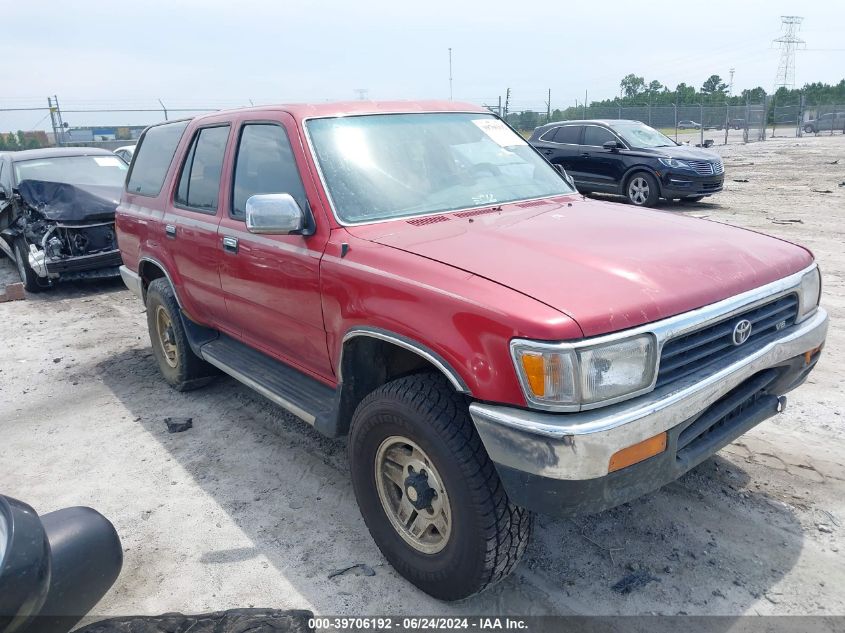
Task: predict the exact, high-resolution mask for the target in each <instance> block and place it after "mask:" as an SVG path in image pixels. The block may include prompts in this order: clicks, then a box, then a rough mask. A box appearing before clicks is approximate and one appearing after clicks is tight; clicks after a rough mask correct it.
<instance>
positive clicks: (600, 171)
mask: <svg viewBox="0 0 845 633" xmlns="http://www.w3.org/2000/svg"><path fill="white" fill-rule="evenodd" d="M607 141H616V142H618V143H621V142H622V141H621V140H620V139H619V138H618V137H617V136H616V135H615V134H614V133H613V132H611V131H610V130H609V129H607V128H606V127H602V126H600V125H585V126H584V134H583V137H582V142H581V147H580V151H579V152H578V156H577V158H576V159H575V165H576V166H575V171H576V172H578V173H579V174H580V179H581V180H582V181H583V182H584V183H585V184H587V185H588V186H589V187H590V188H591V189H595V190H598V191H616V189H617V186H618V185H619V182H620V180H621V179H622V175H623V174H624V173H625V165H624V159H623V158H622V155H621V154H620V152H618V151H616V152H614V151H612V150H609V149H605V148H604V147H603V145H604V144H605V143H606V142H607ZM622 151H624V150H622Z"/></svg>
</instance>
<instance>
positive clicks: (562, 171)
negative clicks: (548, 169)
mask: <svg viewBox="0 0 845 633" xmlns="http://www.w3.org/2000/svg"><path fill="white" fill-rule="evenodd" d="M554 167H555V169H557V171H558V173H559V174H560V175H561V176H562V177H563V179H564V180H565V181H566V184H567V185H569V186H570V187H572V188H573V189H574V190H575V191H578V188H577V187H576V186H575V181H574V180H573V179H572V176H570V175H569V174H568V173H566V170H565V169H564V168H563V165H561V164H559V163H558V164H556V165H555V166H554Z"/></svg>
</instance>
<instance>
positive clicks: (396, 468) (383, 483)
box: [375, 435, 452, 554]
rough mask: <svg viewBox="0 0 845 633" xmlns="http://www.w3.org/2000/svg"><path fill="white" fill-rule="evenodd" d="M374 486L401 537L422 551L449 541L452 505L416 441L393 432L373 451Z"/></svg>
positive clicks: (434, 549)
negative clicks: (374, 456)
mask: <svg viewBox="0 0 845 633" xmlns="http://www.w3.org/2000/svg"><path fill="white" fill-rule="evenodd" d="M375 475H376V488H377V489H378V496H379V500H380V501H381V505H382V508H383V509H384V512H385V514H386V515H387V518H388V519H389V520H390V523H391V525H393V528H394V529H395V530H396V531H397V532H398V533H399V535H400V536H401V537H402V539H403V540H404V541H405V542H406V543H408V544H409V545H410V546H411V547H413V548H414V549H416V550H417V551H419V552H422V553H424V554H436V553H437V552H440V551H441V550H442V549H443V548H444V547H446V544H447V543H448V542H449V536H450V534H451V532H452V508H451V506H450V505H449V496H448V495H447V493H446V487H445V486H444V484H443V478H442V477H441V476H440V474H439V473H438V472H437V469H436V468H435V467H434V464H433V463H432V461H431V459H430V458H429V457H428V455H426V453H425V451H423V450H422V449H421V448H420V447H419V445H418V444H416V443H415V442H413V441H412V440H409V439H408V438H406V437H402V436H399V435H393V436H391V437H388V438H387V439H385V440H384V441H383V442H382V443H381V445H380V446H379V449H378V451H377V452H376V459H375Z"/></svg>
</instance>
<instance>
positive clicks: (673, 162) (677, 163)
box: [657, 158, 692, 169]
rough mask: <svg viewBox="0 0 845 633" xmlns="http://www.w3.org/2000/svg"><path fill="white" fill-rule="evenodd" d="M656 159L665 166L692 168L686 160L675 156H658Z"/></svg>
mask: <svg viewBox="0 0 845 633" xmlns="http://www.w3.org/2000/svg"><path fill="white" fill-rule="evenodd" d="M657 160H659V161H660V163H661V164H662V165H665V166H666V167H674V168H675V169H692V167H690V166H689V163H688V162H686V161H683V160H678V159H677V158H658V159H657Z"/></svg>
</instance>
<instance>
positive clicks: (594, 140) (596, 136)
mask: <svg viewBox="0 0 845 633" xmlns="http://www.w3.org/2000/svg"><path fill="white" fill-rule="evenodd" d="M615 140H616V137H615V136H614V135H613V132H611V131H610V130H607V129H605V128H603V127H598V126H597V125H588V126H586V127H585V128H584V145H595V146H596V147H601V146H602V145H604V144H605V143H607V142H608V141H615Z"/></svg>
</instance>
